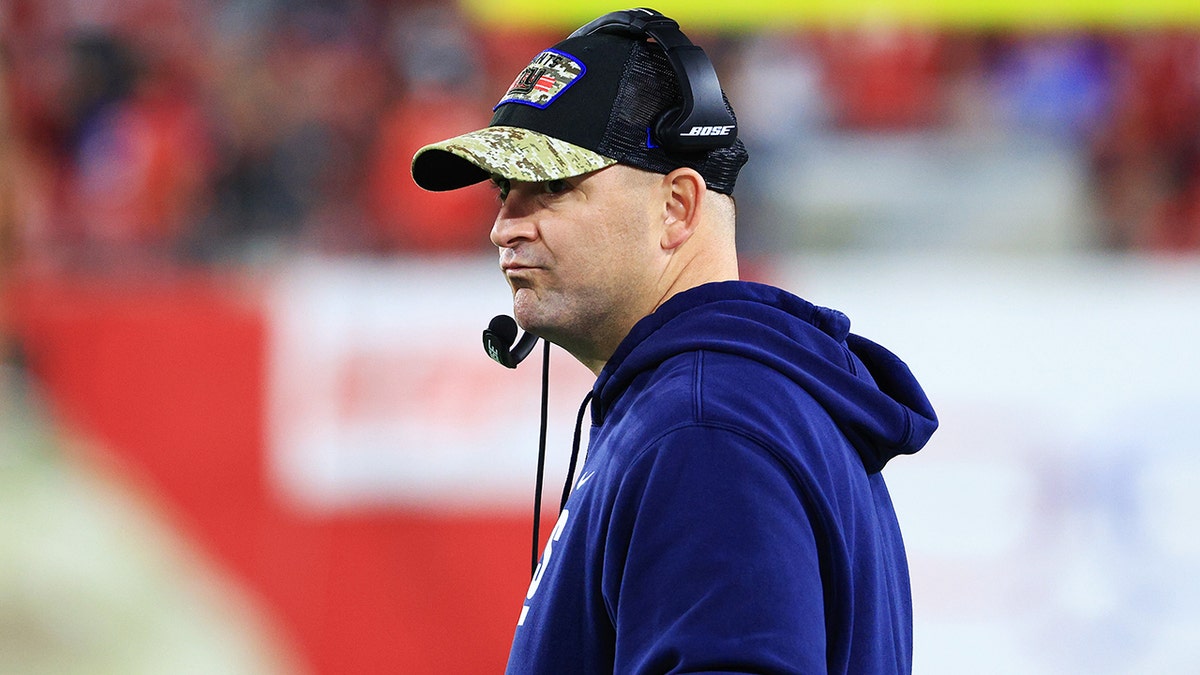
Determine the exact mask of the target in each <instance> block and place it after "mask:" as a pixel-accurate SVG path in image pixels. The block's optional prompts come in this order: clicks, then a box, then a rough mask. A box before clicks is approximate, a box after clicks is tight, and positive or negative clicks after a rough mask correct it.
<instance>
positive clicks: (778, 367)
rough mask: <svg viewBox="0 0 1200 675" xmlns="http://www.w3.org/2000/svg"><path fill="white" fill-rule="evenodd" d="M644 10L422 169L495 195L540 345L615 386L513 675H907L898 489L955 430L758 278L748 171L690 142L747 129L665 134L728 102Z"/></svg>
mask: <svg viewBox="0 0 1200 675" xmlns="http://www.w3.org/2000/svg"><path fill="white" fill-rule="evenodd" d="M640 12H645V11H644V10H638V11H633V10H631V11H629V12H623V13H616V14H615V15H609V16H608V17H606V18H608V19H614V17H615V21H616V26H615V27H611V26H610V27H607V28H605V27H603V24H605V21H603V20H602V21H599V22H593V24H589V27H585V28H584V29H581V30H580V31H577V33H576V34H575V35H574V36H573V37H571V38H568V39H567V40H565V41H563V42H560V43H559V44H557V45H555V46H554V47H553V48H551V49H549V50H546V51H545V52H542V53H541V54H539V55H538V56H537V57H536V58H535V59H534V61H533V62H532V63H531V64H530V66H529V67H527V68H526V69H525V71H523V72H522V73H521V74H520V75H519V76H518V77H517V79H516V80H515V81H514V82H513V85H512V87H511V88H510V90H509V91H508V93H507V94H506V95H505V97H504V98H503V99H502V101H501V102H500V104H499V105H498V106H497V108H496V110H495V116H494V118H493V120H492V124H491V126H490V127H489V128H487V129H483V130H480V131H477V132H472V133H469V134H465V135H464V136H460V137H457V138H454V139H450V140H448V141H443V142H441V143H437V144H434V145H431V146H427V147H425V148H423V149H422V150H421V151H420V152H419V153H418V154H417V156H416V157H415V158H414V161H413V176H414V179H415V180H416V181H417V183H418V184H420V185H421V186H422V187H425V188H428V189H434V190H445V189H454V188H457V187H461V186H463V185H467V184H470V183H474V182H479V181H482V180H486V179H487V178H489V177H490V178H491V179H492V181H493V182H494V184H495V186H496V189H497V190H498V194H499V198H500V207H499V214H498V215H497V217H496V221H495V224H494V225H493V227H492V232H491V238H492V242H493V243H495V244H496V246H497V247H498V248H499V250H500V266H501V268H502V270H503V271H504V274H505V276H506V277H507V279H508V282H509V284H510V285H511V287H512V290H513V307H514V310H515V314H516V318H517V321H518V323H520V325H521V326H523V327H524V328H525V329H526V330H527V331H529V332H531V333H533V334H535V335H538V336H541V337H542V338H545V339H546V340H548V341H550V342H553V343H555V344H558V345H560V346H561V347H563V348H564V349H566V350H567V351H568V352H569V353H571V354H572V355H573V356H574V357H575V358H577V359H578V360H579V361H581V362H582V363H584V364H585V365H586V366H587V367H588V368H590V369H591V370H592V371H593V372H594V373H595V374H596V376H597V379H596V382H595V385H594V387H593V390H592V398H591V403H590V406H591V408H590V409H591V420H592V428H591V436H590V443H589V451H588V454H587V459H586V461H585V463H584V465H583V466H582V467H581V468H580V470H579V472H578V479H577V480H576V481H575V485H574V490H573V492H572V493H571V496H570V498H569V500H568V501H567V502H566V503H565V507H564V508H563V510H562V512H561V514H560V517H559V520H558V522H557V524H556V525H555V527H554V529H553V531H552V532H551V534H550V537H549V540H548V542H547V543H546V546H545V549H544V550H543V553H542V559H541V562H540V564H539V565H538V567H537V570H536V572H535V574H534V578H533V581H532V583H531V584H530V587H529V591H528V594H527V596H526V600H525V602H524V605H523V607H522V609H521V612H520V615H519V618H518V627H517V629H516V636H515V638H514V641H513V646H512V652H511V654H510V657H509V664H508V670H509V672H511V673H556V674H557V673H674V672H689V673H695V672H714V671H720V672H754V673H767V672H769V673H818V672H838V673H851V672H853V673H902V672H910V671H911V661H912V641H911V636H912V626H911V624H912V617H911V598H910V590H909V578H908V568H907V563H906V561H905V555H904V549H903V544H902V542H901V536H900V530H899V526H898V524H897V520H896V515H895V512H894V510H893V508H892V504H891V501H890V498H889V496H888V492H887V489H886V487H885V485H884V481H883V478H882V477H881V475H880V473H879V472H880V470H881V469H882V468H883V466H884V464H885V463H886V462H887V461H888V460H889V459H890V458H892V457H894V456H895V455H897V454H905V453H912V452H916V451H917V450H918V449H920V447H921V446H922V445H924V443H925V442H926V440H927V439H928V438H929V436H930V434H932V433H933V430H934V428H935V427H936V425H937V422H936V418H935V416H934V412H933V410H932V408H931V407H930V405H929V402H928V400H927V399H926V397H925V395H924V393H923V392H922V390H921V388H920V386H919V385H918V384H917V382H916V381H915V380H914V379H913V377H912V375H911V374H910V373H909V371H908V369H907V367H906V366H905V365H904V364H903V363H902V362H901V361H900V360H899V359H897V358H896V357H895V356H893V355H892V354H891V353H889V352H887V351H886V350H884V349H883V348H882V347H879V346H878V345H876V344H874V343H872V342H869V341H867V340H865V339H863V338H861V337H858V336H856V335H852V334H850V333H849V321H848V320H847V319H846V317H845V316H844V315H842V314H841V313H839V312H836V311H833V310H829V309H824V308H820V307H817V306H814V305H812V304H810V303H808V302H806V301H804V300H801V299H800V298H798V297H795V296H793V295H791V294H789V293H787V292H785V291H783V290H780V289H777V288H773V287H770V286H766V285H759V284H752V283H747V282H741V281H738V280H737V279H738V267H737V256H736V251H735V247H734V203H733V200H732V198H731V196H730V195H731V193H732V191H733V187H734V182H735V180H736V177H737V173H738V170H739V169H740V168H741V166H742V165H743V164H744V163H745V161H746V151H745V149H744V147H743V146H742V144H741V142H740V141H735V140H733V139H730V138H716V139H709V141H708V142H706V144H704V145H703V147H702V149H700V150H697V149H695V147H694V146H686V145H682V146H681V143H679V142H678V141H679V139H672V138H670V137H669V135H670V134H672V133H674V134H679V135H685V136H686V135H692V136H695V135H697V134H701V133H704V132H706V131H707V134H708V135H709V136H717V135H726V136H729V135H732V133H733V132H736V121H732V109H731V108H729V107H728V103H727V102H726V101H724V96H723V94H720V97H721V100H720V102H719V103H718V104H717V105H718V106H719V107H720V108H721V109H722V110H723V112H724V113H725V114H727V115H728V117H729V120H730V122H731V123H730V124H702V125H696V124H689V123H684V124H682V125H680V124H679V123H677V122H676V123H674V125H673V126H672V120H671V119H666V120H665V121H664V118H663V111H664V110H666V111H667V112H668V114H674V113H672V109H673V108H674V107H676V106H678V105H679V103H680V101H681V100H683V102H684V105H683V109H684V110H683V112H684V114H686V113H687V110H686V109H687V108H688V107H689V101H688V100H687V99H689V98H693V99H695V100H692V101H690V103H691V106H690V107H692V108H694V109H696V110H701V109H705V108H706V107H707V108H711V107H712V104H713V100H712V98H713V96H715V95H717V94H719V92H720V89H719V85H716V88H715V89H714V90H713V91H715V92H717V94H713V93H712V92H709V94H708V99H707V100H700V99H701V98H702V97H704V96H705V95H706V94H705V93H704V87H705V86H707V85H705V84H704V83H700V84H699V85H697V83H696V82H694V81H691V79H692V78H705V77H708V75H707V72H708V71H706V70H703V69H697V67H696V61H695V60H694V59H693V57H694V52H692V55H691V56H687V57H684V58H686V59H693V60H691V61H690V62H688V63H684V64H683V65H682V66H681V65H680V63H679V61H680V60H681V57H680V56H679V55H678V54H675V55H673V56H672V57H670V58H668V56H667V53H668V51H669V50H670V49H673V48H676V47H677V46H679V45H680V44H681V42H686V39H685V38H684V39H682V41H681V40H680V38H682V34H681V33H678V32H677V31H672V30H671V26H674V25H675V24H674V22H670V23H669V24H664V23H662V19H663V18H662V17H661V16H660V15H656V14H654V13H648V12H647V13H644V14H642V13H640ZM647 21H650V22H658V23H653V24H652V25H650V27H649V28H646V23H645V22H647ZM666 21H669V20H666ZM598 23H599V24H600V25H601V26H602V27H601V28H599V29H596V25H597V24H598ZM663 26H665V27H663ZM648 38H653V39H652V40H651V39H648ZM688 47H690V43H688V44H687V45H686V46H685V48H688ZM689 51H690V50H689ZM704 64H705V65H707V61H705V62H704ZM709 68H711V66H709ZM680 74H682V75H683V78H681V77H680ZM713 77H714V78H715V76H713ZM684 78H686V79H688V80H689V81H687V82H684V81H682V79H684ZM664 129H665V130H664ZM725 132H730V133H725ZM685 140H690V139H685Z"/></svg>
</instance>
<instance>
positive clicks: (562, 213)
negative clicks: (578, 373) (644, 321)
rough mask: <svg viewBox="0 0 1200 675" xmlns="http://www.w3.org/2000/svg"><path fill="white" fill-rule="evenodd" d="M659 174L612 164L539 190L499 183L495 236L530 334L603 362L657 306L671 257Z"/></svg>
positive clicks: (517, 309)
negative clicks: (666, 250) (665, 245)
mask: <svg viewBox="0 0 1200 675" xmlns="http://www.w3.org/2000/svg"><path fill="white" fill-rule="evenodd" d="M661 178H662V176H659V175H657V174H652V173H649V172H645V171H641V170H638V169H633V168H630V167H626V166H622V165H619V164H618V165H614V166H611V167H608V168H606V169H602V170H600V171H596V172H594V173H590V174H585V175H583V176H579V177H576V178H568V179H565V180H555V181H547V182H542V183H522V182H511V183H510V182H509V181H507V180H505V179H495V180H494V181H493V182H494V183H495V184H496V187H497V189H498V191H499V194H500V199H501V205H500V212H499V214H497V216H496V222H495V224H494V225H493V226H492V232H491V239H492V242H493V243H494V244H496V246H498V247H499V249H500V267H501V269H502V270H503V271H504V275H505V277H506V278H507V279H508V283H509V285H510V286H511V287H512V289H513V311H514V313H515V314H516V318H517V322H518V323H519V324H521V326H522V327H524V328H525V329H526V330H529V331H532V332H534V333H536V334H538V335H540V336H542V337H544V338H546V339H549V340H551V341H552V342H555V343H557V344H559V345H561V346H562V347H564V348H566V349H567V350H568V351H570V352H571V353H572V354H574V355H575V356H576V357H577V358H579V359H580V360H581V361H583V362H584V363H589V361H604V360H607V358H608V357H609V356H610V355H611V353H612V350H613V349H615V348H616V346H617V344H618V343H619V342H620V340H621V339H622V338H624V336H625V335H626V334H627V333H628V331H629V329H630V328H631V327H632V326H633V324H634V323H636V322H637V320H638V319H640V318H642V317H643V316H645V315H647V314H649V313H650V312H651V311H653V309H654V308H655V307H656V306H657V304H658V301H659V300H661V298H660V297H659V294H660V289H658V284H659V281H660V279H659V275H660V273H661V271H662V265H663V262H664V261H665V256H664V255H663V251H662V248H661V246H660V245H659V244H660V237H661V231H660V229H659V228H656V227H655V226H654V224H655V222H656V219H657V221H658V222H661V220H662V215H663V205H662V202H661V201H657V202H656V196H658V195H660V194H661V189H662V188H661V182H662V181H661Z"/></svg>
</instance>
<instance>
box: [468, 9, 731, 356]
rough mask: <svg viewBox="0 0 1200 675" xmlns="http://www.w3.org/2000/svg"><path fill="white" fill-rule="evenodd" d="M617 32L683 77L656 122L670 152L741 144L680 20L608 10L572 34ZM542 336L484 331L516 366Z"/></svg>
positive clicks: (499, 323) (492, 326) (505, 324)
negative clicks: (653, 50)
mask: <svg viewBox="0 0 1200 675" xmlns="http://www.w3.org/2000/svg"><path fill="white" fill-rule="evenodd" d="M595 33H615V34H618V35H625V36H628V37H632V38H635V39H640V40H644V39H653V40H654V42H655V43H656V44H658V45H659V46H661V47H662V48H663V51H664V52H665V53H666V56H667V61H668V62H670V64H671V68H672V69H673V70H674V71H675V77H676V79H677V80H678V81H679V92H680V95H681V96H682V98H683V102H682V103H681V104H680V105H678V106H676V107H673V108H669V109H667V110H666V111H665V112H663V113H662V114H661V115H660V116H659V117H658V119H657V120H656V121H655V123H654V129H653V138H654V141H655V142H656V143H658V145H659V146H660V147H662V148H663V149H665V150H666V151H667V152H675V153H685V154H686V153H698V152H706V151H709V150H716V149H719V148H727V147H730V146H732V145H733V144H734V143H735V142H737V132H738V128H737V120H735V119H734V118H733V114H732V113H731V112H730V111H729V108H728V107H726V105H725V97H724V95H722V93H721V83H720V81H719V80H718V79H717V71H716V69H715V68H713V65H712V62H711V61H709V59H708V55H706V54H705V53H704V50H703V49H701V48H700V47H698V46H696V45H694V44H692V41H691V40H689V39H688V38H687V36H686V35H684V34H683V31H681V30H679V24H678V23H677V22H676V21H675V20H674V19H671V18H668V17H666V16H663V15H662V14H660V13H659V12H656V11H654V10H652V9H646V8H637V9H625V10H620V11H617V12H610V13H608V14H605V15H604V16H602V17H600V18H598V19H596V20H594V21H591V22H589V23H587V24H585V25H584V26H582V27H581V28H579V30H577V31H575V32H574V33H571V35H570V37H573V38H574V37H581V36H585V35H593V34H595ZM537 341H538V337H537V336H536V335H534V334H532V333H525V334H524V335H522V336H521V339H520V340H518V339H517V322H516V321H514V320H513V319H512V317H509V316H506V315H503V314H501V315H499V316H497V317H496V318H494V319H492V321H491V323H489V324H488V327H487V329H486V330H484V331H483V348H484V351H486V352H487V355H488V356H490V357H491V358H492V360H494V361H495V362H496V363H499V364H500V365H502V366H504V367H506V368H516V367H517V364H519V363H520V362H521V361H523V360H525V357H526V356H529V354H530V353H531V352H532V351H533V347H534V345H535V344H537Z"/></svg>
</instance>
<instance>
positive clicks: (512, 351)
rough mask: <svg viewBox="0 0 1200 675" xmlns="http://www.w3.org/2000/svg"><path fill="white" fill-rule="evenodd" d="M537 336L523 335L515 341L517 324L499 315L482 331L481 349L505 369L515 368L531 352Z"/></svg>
mask: <svg viewBox="0 0 1200 675" xmlns="http://www.w3.org/2000/svg"><path fill="white" fill-rule="evenodd" d="M537 341H538V336H536V335H534V334H533V333H528V332H527V333H525V334H524V335H522V336H521V339H520V340H518V339H517V322H516V321H515V320H514V319H513V318H512V317H511V316H506V315H504V314H501V315H499V316H497V317H496V318H494V319H492V321H491V323H489V324H488V327H487V329H486V330H484V331H483V349H484V351H486V352H487V355H488V356H490V357H492V360H493V361H495V362H496V363H499V364H500V365H502V366H504V367H505V368H516V367H517V364H518V363H520V362H522V361H524V360H525V357H526V356H529V353H530V352H532V351H533V346H534V345H535V344H537ZM513 343H516V344H513Z"/></svg>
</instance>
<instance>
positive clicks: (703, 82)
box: [571, 7, 738, 153]
mask: <svg viewBox="0 0 1200 675" xmlns="http://www.w3.org/2000/svg"><path fill="white" fill-rule="evenodd" d="M594 33H616V34H619V35H625V36H628V37H633V38H637V39H646V38H651V39H653V40H654V42H655V43H657V44H658V45H659V46H661V47H662V48H663V51H664V52H665V53H666V55H667V61H669V62H670V63H671V68H672V69H674V71H675V78H676V79H677V80H679V92H680V95H681V96H682V97H683V102H682V103H681V104H680V105H679V106H676V107H674V108H670V109H668V110H667V111H666V112H664V113H663V114H662V115H660V116H659V118H658V120H657V121H656V122H655V125H654V140H655V141H656V142H657V143H658V144H659V146H661V147H662V148H664V149H665V150H667V151H668V152H680V153H690V152H703V151H707V150H716V149H718V148H727V147H730V146H732V145H733V144H734V142H736V141H737V131H738V129H737V120H735V119H734V118H733V114H732V113H731V112H729V108H727V107H726V106H725V97H724V96H723V95H722V94H721V83H720V81H719V80H717V71H716V69H715V68H713V65H712V62H711V61H709V60H708V56H707V55H706V54H705V53H704V50H703V49H701V48H700V47H698V46H696V45H694V44H692V41H691V40H689V39H688V38H687V36H686V35H684V34H683V31H681V30H679V24H678V23H677V22H676V21H675V20H674V19H671V18H668V17H666V16H663V15H662V14H660V13H659V12H656V11H654V10H652V9H646V8H644V7H640V8H637V9H625V10H621V11H617V12H610V13H608V14H605V15H604V16H602V17H600V18H598V19H596V20H594V21H592V22H590V23H587V24H585V25H584V26H583V27H581V28H580V29H579V30H577V31H575V32H574V33H571V37H580V36H584V35H592V34H594Z"/></svg>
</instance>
